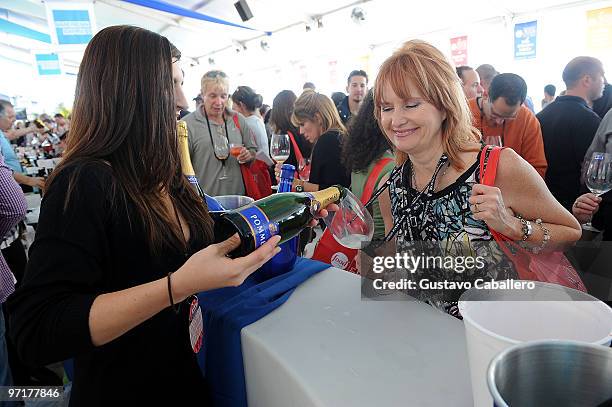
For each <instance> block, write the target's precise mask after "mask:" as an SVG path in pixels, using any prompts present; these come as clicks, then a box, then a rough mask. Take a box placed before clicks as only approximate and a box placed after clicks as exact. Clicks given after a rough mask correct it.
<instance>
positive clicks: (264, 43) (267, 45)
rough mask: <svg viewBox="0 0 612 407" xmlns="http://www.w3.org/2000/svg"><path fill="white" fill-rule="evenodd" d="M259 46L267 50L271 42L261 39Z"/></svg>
mask: <svg viewBox="0 0 612 407" xmlns="http://www.w3.org/2000/svg"><path fill="white" fill-rule="evenodd" d="M259 46H260V47H261V49H262V50H264V51H267V50H269V49H270V44H268V41H266V40H261V42H260V43H259Z"/></svg>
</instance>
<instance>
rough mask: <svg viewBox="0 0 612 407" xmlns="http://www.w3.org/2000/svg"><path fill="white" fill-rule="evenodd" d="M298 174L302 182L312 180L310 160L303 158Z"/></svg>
mask: <svg viewBox="0 0 612 407" xmlns="http://www.w3.org/2000/svg"><path fill="white" fill-rule="evenodd" d="M298 174H299V177H300V179H301V180H302V181H308V179H309V178H310V158H306V157H302V159H301V160H300V162H299V163H298Z"/></svg>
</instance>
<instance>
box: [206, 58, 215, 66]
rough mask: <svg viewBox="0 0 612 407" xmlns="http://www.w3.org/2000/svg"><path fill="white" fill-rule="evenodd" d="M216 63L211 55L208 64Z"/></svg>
mask: <svg viewBox="0 0 612 407" xmlns="http://www.w3.org/2000/svg"><path fill="white" fill-rule="evenodd" d="M214 64H215V59H214V58H212V57H210V58H208V65H214Z"/></svg>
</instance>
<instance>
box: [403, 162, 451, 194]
mask: <svg viewBox="0 0 612 407" xmlns="http://www.w3.org/2000/svg"><path fill="white" fill-rule="evenodd" d="M442 157H445V155H443V156H442ZM442 157H440V160H442ZM447 164H448V165H447ZM441 167H444V171H442V176H441V177H440V178H444V176H445V175H446V171H448V167H450V163H449V162H448V161H446V162H444V163H442V164H441ZM438 171H439V169H438V168H436V170H434V173H433V174H432V176H431V178H430V179H429V182H427V183H426V184H425V186H424V187H423V188H419V186H418V185H417V180H416V173H415V171H414V166H413V164H412V161H410V173H411V174H412V186H413V188H414V189H415V190H416V191H417V192H419V193H420V194H422V193H424V192H425V190H426V189H427V187H428V186H429V185H430V184H432V185H431V191H432V192H435V190H436V182H439V178H438V176H437V175H438Z"/></svg>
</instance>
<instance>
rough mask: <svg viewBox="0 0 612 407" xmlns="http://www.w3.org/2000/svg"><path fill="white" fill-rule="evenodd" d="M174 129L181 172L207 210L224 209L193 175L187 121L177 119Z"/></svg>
mask: <svg viewBox="0 0 612 407" xmlns="http://www.w3.org/2000/svg"><path fill="white" fill-rule="evenodd" d="M176 130H177V133H178V144H179V153H180V156H181V168H182V170H183V174H184V175H185V177H186V178H187V180H188V181H189V183H190V184H191V185H192V186H193V187H194V188H195V190H196V191H197V192H198V195H200V197H201V198H202V199H203V200H204V201H205V202H206V205H207V206H208V210H209V211H211V212H216V211H224V210H225V208H224V207H223V206H222V205H221V204H220V203H219V201H217V200H216V199H215V198H213V197H212V196H209V195H206V194H205V193H204V191H202V188H201V187H200V183H199V182H198V179H197V178H196V176H195V171H194V170H193V165H192V164H191V156H190V155H189V144H188V138H189V133H188V131H187V123H185V122H184V121H182V120H181V121H179V122H178V123H177V127H176Z"/></svg>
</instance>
